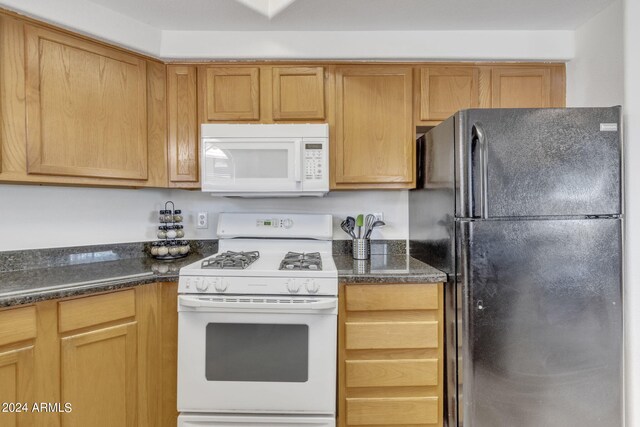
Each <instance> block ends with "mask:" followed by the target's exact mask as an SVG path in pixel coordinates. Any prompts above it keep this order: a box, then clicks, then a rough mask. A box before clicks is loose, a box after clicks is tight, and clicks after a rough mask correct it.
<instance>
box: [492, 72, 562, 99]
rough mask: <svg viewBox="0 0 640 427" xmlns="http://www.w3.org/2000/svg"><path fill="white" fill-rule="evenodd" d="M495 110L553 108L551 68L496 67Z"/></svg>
mask: <svg viewBox="0 0 640 427" xmlns="http://www.w3.org/2000/svg"><path fill="white" fill-rule="evenodd" d="M491 81H492V84H491V86H492V87H491V98H492V102H491V106H492V107H494V108H547V107H551V106H552V102H551V98H552V96H551V95H552V86H551V69H550V68H549V67H540V68H522V67H511V68H506V67H505V68H503V67H495V68H493V70H492V72H491Z"/></svg>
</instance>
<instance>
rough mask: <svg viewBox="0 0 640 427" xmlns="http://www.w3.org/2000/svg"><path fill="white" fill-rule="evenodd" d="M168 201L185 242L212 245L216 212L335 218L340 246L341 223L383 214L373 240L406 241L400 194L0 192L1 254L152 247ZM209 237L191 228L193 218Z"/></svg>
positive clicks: (1, 188) (13, 188) (17, 188)
mask: <svg viewBox="0 0 640 427" xmlns="http://www.w3.org/2000/svg"><path fill="white" fill-rule="evenodd" d="M166 200H173V201H174V202H175V204H176V207H177V208H181V209H182V210H183V212H184V213H185V216H186V218H185V223H184V224H185V230H186V236H185V237H187V238H192V239H193V238H197V239H211V238H215V224H216V221H217V214H218V213H219V212H225V211H226V212H245V211H254V212H256V211H263V212H285V213H286V212H291V213H295V212H300V213H330V214H333V215H334V238H335V239H344V238H347V236H346V234H345V233H344V232H343V231H342V230H340V219H341V218H344V217H345V216H347V215H354V214H358V213H367V212H382V213H383V214H384V216H385V221H386V222H387V224H388V225H387V226H386V227H384V228H383V229H380V230H379V231H376V232H375V233H374V235H373V238H384V239H407V238H408V234H409V233H408V210H407V209H408V204H407V200H408V196H407V191H340V192H332V193H330V194H329V195H328V196H326V197H324V198H315V197H314V198H306V197H305V198H292V199H235V198H234V199H230V198H221V197H215V198H214V197H212V196H211V195H209V194H205V193H201V192H198V191H186V190H163V189H137V190H134V189H131V190H128V189H109V188H104V189H103V188H77V187H48V186H27V185H0V215H1V216H0V251H6V250H17V249H35V248H47V247H59V246H76V245H90V244H100V243H119V242H137V241H144V240H153V239H155V230H156V226H157V225H158V222H157V211H158V210H159V209H161V208H162V207H163V206H164V202H165V201H166ZM200 211H206V212H208V213H209V229H206V230H201V229H196V228H195V215H196V213H197V212H200Z"/></svg>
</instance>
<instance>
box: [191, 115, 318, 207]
mask: <svg viewBox="0 0 640 427" xmlns="http://www.w3.org/2000/svg"><path fill="white" fill-rule="evenodd" d="M201 138H202V155H201V168H200V170H201V184H202V191H206V192H211V193H213V194H217V195H221V196H242V197H283V196H323V195H325V194H326V193H327V192H328V191H329V125H327V124H265V125H260V124H203V125H202V128H201Z"/></svg>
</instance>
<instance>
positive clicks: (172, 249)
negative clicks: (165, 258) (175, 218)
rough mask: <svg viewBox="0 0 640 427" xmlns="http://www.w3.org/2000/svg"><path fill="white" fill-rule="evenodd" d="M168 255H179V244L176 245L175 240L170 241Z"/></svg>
mask: <svg viewBox="0 0 640 427" xmlns="http://www.w3.org/2000/svg"><path fill="white" fill-rule="evenodd" d="M169 255H173V256H175V255H180V246H178V245H177V242H171V245H170V246H169Z"/></svg>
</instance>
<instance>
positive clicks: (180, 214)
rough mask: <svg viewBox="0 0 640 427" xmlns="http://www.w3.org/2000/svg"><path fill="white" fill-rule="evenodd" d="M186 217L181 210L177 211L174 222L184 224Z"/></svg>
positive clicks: (174, 213) (174, 214)
mask: <svg viewBox="0 0 640 427" xmlns="http://www.w3.org/2000/svg"><path fill="white" fill-rule="evenodd" d="M183 219H184V217H183V216H182V211H181V210H180V209H176V210H175V211H174V212H173V222H182V220H183Z"/></svg>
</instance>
